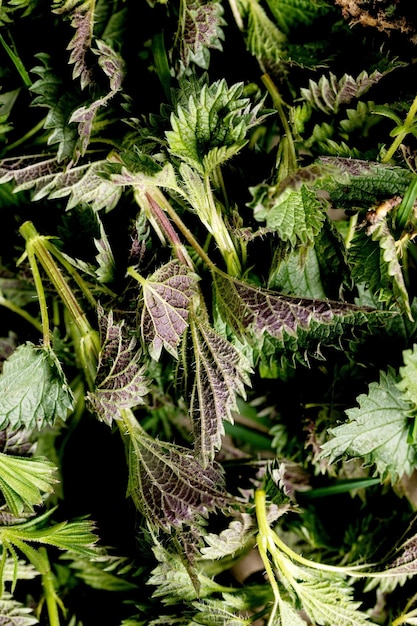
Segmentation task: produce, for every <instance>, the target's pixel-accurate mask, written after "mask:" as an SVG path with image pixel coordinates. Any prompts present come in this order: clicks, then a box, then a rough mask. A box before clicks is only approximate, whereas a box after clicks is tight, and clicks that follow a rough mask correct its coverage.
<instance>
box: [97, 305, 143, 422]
mask: <svg viewBox="0 0 417 626" xmlns="http://www.w3.org/2000/svg"><path fill="white" fill-rule="evenodd" d="M99 319H100V334H101V338H102V339H101V341H102V350H101V353H100V357H99V364H98V370H97V378H96V389H95V391H94V392H93V393H89V394H88V395H87V398H88V401H89V403H90V406H91V408H92V410H93V411H94V412H95V413H96V415H97V417H98V418H99V419H100V420H102V421H104V422H106V423H107V424H109V425H110V424H111V423H112V421H113V419H120V412H119V411H120V409H130V408H134V407H136V406H138V405H139V404H143V403H144V396H145V395H146V394H147V393H148V386H147V379H146V377H145V374H144V366H141V365H140V363H139V358H140V355H141V353H140V351H138V350H136V346H135V344H136V340H135V338H134V337H128V336H127V333H126V331H125V329H124V322H123V321H122V322H120V323H117V324H116V323H115V322H114V320H113V314H112V312H111V311H110V313H109V315H108V317H107V318H106V317H104V314H103V311H101V310H100V311H99Z"/></svg>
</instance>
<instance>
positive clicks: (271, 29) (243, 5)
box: [237, 0, 287, 74]
mask: <svg viewBox="0 0 417 626" xmlns="http://www.w3.org/2000/svg"><path fill="white" fill-rule="evenodd" d="M237 6H238V8H239V12H240V13H241V16H242V18H243V19H247V27H246V30H245V35H246V36H245V39H246V46H247V49H248V50H249V52H250V53H251V54H252V55H253V56H254V57H256V59H257V61H258V63H259V65H260V67H261V69H262V71H263V72H271V73H272V74H279V73H282V65H283V59H285V57H286V56H287V53H286V50H285V43H286V36H285V35H284V33H283V32H281V31H280V30H279V28H278V27H277V26H276V24H275V23H274V22H273V21H272V20H271V19H270V18H269V17H268V15H267V13H266V12H265V10H264V9H263V7H262V6H261V4H260V3H259V2H258V0H239V2H238V4H237Z"/></svg>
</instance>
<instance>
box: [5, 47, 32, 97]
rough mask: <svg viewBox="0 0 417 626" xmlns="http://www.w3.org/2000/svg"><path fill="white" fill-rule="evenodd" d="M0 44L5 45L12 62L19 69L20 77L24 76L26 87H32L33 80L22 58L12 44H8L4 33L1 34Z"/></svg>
mask: <svg viewBox="0 0 417 626" xmlns="http://www.w3.org/2000/svg"><path fill="white" fill-rule="evenodd" d="M0 44H1V45H2V46H3V48H4V50H5V51H6V53H7V55H8V57H9V59H10V60H11V62H12V63H13V65H14V66H15V68H16V69H17V71H18V72H19V74H20V77H21V78H22V80H23V82H24V84H25V86H26V87H31V86H32V81H31V79H30V76H29V74H28V73H27V71H26V68H25V66H24V65H23V63H22V59H21V58H20V57H19V55H18V54H16V52H14V51H13V50H12V49H11V48H10V46H8V45H7V43H6V42H5V41H4V39H3V37H2V35H0Z"/></svg>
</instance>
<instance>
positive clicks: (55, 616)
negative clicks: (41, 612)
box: [39, 548, 65, 626]
mask: <svg viewBox="0 0 417 626" xmlns="http://www.w3.org/2000/svg"><path fill="white" fill-rule="evenodd" d="M39 551H40V552H41V553H42V556H43V557H44V558H45V560H46V561H47V562H48V571H47V572H46V573H44V574H42V587H43V591H44V594H45V602H46V608H47V611H48V618H49V626H60V619H59V608H58V607H60V608H61V610H62V611H65V609H64V605H63V604H62V602H61V600H60V599H59V598H58V596H57V594H56V591H55V584H54V577H53V574H52V570H51V568H50V566H49V559H48V554H47V552H46V549H45V548H40V550H39Z"/></svg>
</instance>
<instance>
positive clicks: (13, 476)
mask: <svg viewBox="0 0 417 626" xmlns="http://www.w3.org/2000/svg"><path fill="white" fill-rule="evenodd" d="M56 482H57V478H56V468H55V466H54V465H53V463H51V462H50V461H48V460H47V459H43V458H31V457H27V458H25V457H17V456H11V455H8V454H3V453H0V491H1V493H2V494H3V497H4V499H5V500H6V504H7V507H8V509H9V510H10V512H11V513H12V514H13V515H14V516H15V517H19V516H21V515H22V514H23V513H24V512H25V511H26V512H28V511H29V512H30V513H33V510H34V506H35V505H40V504H42V502H43V496H44V495H45V494H48V493H52V492H53V485H54V483H56Z"/></svg>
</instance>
